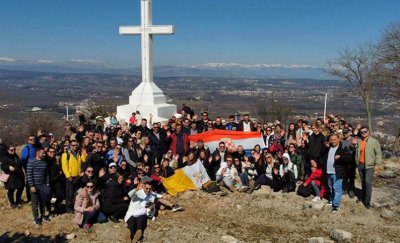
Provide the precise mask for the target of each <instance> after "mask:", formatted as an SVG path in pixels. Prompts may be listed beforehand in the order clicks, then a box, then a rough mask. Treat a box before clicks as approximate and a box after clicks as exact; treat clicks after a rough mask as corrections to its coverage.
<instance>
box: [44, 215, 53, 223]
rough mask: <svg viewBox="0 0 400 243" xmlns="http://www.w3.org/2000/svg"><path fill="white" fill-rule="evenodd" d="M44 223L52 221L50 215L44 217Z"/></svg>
mask: <svg viewBox="0 0 400 243" xmlns="http://www.w3.org/2000/svg"><path fill="white" fill-rule="evenodd" d="M42 220H43V221H44V222H50V221H51V219H50V215H47V216H43V219H42Z"/></svg>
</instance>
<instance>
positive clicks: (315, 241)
mask: <svg viewBox="0 0 400 243" xmlns="http://www.w3.org/2000/svg"><path fill="white" fill-rule="evenodd" d="M324 242H325V241H324V238H323V237H312V238H309V239H308V243H324Z"/></svg>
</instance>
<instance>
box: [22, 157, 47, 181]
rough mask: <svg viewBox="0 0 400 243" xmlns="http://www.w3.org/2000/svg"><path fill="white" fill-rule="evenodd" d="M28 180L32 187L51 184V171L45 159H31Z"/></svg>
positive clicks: (28, 167)
mask: <svg viewBox="0 0 400 243" xmlns="http://www.w3.org/2000/svg"><path fill="white" fill-rule="evenodd" d="M27 180H28V185H29V186H30V187H32V186H39V185H44V184H47V185H49V184H50V173H49V168H48V165H47V163H46V162H44V161H43V160H37V159H33V160H30V161H29V162H28V166H27Z"/></svg>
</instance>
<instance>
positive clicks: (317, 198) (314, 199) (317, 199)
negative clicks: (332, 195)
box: [312, 197, 321, 202]
mask: <svg viewBox="0 0 400 243" xmlns="http://www.w3.org/2000/svg"><path fill="white" fill-rule="evenodd" d="M320 200H321V198H319V197H314V198H313V199H312V201H313V202H319V201H320Z"/></svg>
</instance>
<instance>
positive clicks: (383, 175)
mask: <svg viewBox="0 0 400 243" xmlns="http://www.w3.org/2000/svg"><path fill="white" fill-rule="evenodd" d="M396 176H397V175H396V173H394V171H392V170H384V171H382V172H381V173H379V177H381V178H386V179H390V178H396Z"/></svg>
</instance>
